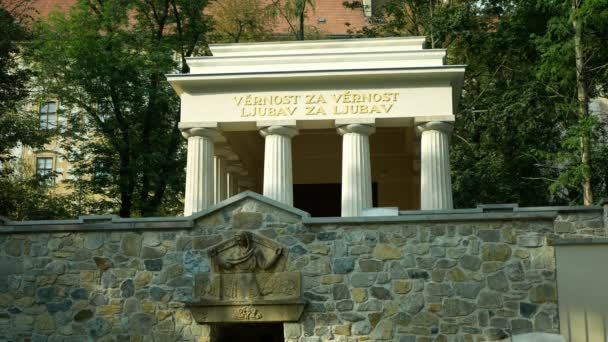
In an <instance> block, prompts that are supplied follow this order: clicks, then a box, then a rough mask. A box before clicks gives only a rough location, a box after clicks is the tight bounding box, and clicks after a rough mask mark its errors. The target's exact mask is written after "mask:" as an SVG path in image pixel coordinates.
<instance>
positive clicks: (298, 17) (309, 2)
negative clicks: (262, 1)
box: [272, 0, 315, 40]
mask: <svg viewBox="0 0 608 342" xmlns="http://www.w3.org/2000/svg"><path fill="white" fill-rule="evenodd" d="M272 5H273V8H274V13H275V15H277V16H279V17H281V18H282V19H283V20H285V22H286V23H287V25H289V30H290V31H291V33H292V34H293V35H294V37H295V39H296V40H304V38H305V27H304V26H305V25H304V24H305V20H306V11H307V10H308V8H314V6H315V3H314V0H273V1H272Z"/></svg>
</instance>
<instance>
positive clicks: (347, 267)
mask: <svg viewBox="0 0 608 342" xmlns="http://www.w3.org/2000/svg"><path fill="white" fill-rule="evenodd" d="M333 266H334V267H333V271H334V273H336V274H346V273H350V272H352V271H353V270H354V269H355V258H336V259H334V265H333Z"/></svg>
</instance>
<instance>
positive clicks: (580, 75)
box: [572, 0, 593, 205]
mask: <svg viewBox="0 0 608 342" xmlns="http://www.w3.org/2000/svg"><path fill="white" fill-rule="evenodd" d="M581 3H582V0H572V11H573V14H574V16H573V18H574V19H573V21H572V26H573V27H574V51H575V54H576V93H577V98H578V115H579V123H580V124H582V125H583V127H586V126H587V123H586V121H587V119H588V117H589V94H588V93H587V83H586V82H587V81H586V79H585V51H584V47H583V24H582V22H581V21H580V19H579V18H578V16H579V12H580V7H581ZM590 135H591V134H590V132H589V131H588V130H587V129H585V130H583V132H582V133H581V137H580V140H581V163H582V165H583V204H585V205H593V190H592V188H591V146H590V145H591V140H590Z"/></svg>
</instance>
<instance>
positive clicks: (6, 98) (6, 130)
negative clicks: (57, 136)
mask: <svg viewBox="0 0 608 342" xmlns="http://www.w3.org/2000/svg"><path fill="white" fill-rule="evenodd" d="M0 5H2V2H0ZM24 19H25V18H24V17H21V16H17V15H15V14H14V13H11V12H9V11H8V10H6V9H4V7H3V6H0V32H2V34H0V164H1V163H2V162H6V161H7V160H8V159H10V156H9V150H10V149H11V148H13V147H15V146H16V145H17V144H18V143H22V144H25V145H30V146H40V145H42V144H43V143H44V142H45V140H46V138H47V136H46V135H45V134H41V132H40V131H39V129H38V117H37V116H36V115H33V114H32V113H29V112H26V111H23V110H21V107H22V106H23V104H24V102H25V101H26V99H27V98H28V96H29V86H30V84H29V83H28V81H29V78H30V75H31V72H30V71H29V70H28V69H26V68H24V67H23V66H22V65H20V64H19V59H18V56H19V54H20V53H21V52H22V51H21V50H22V49H21V46H20V45H19V44H20V43H22V42H25V41H26V40H27V39H29V32H28V31H27V28H26V27H25V26H24V25H23V22H24V21H25V20H24Z"/></svg>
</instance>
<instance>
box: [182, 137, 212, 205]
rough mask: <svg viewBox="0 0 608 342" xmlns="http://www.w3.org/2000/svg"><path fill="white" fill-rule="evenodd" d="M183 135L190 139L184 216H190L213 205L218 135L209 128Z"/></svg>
mask: <svg viewBox="0 0 608 342" xmlns="http://www.w3.org/2000/svg"><path fill="white" fill-rule="evenodd" d="M182 135H183V136H184V137H185V138H186V139H188V160H187V162H186V196H185V199H184V216H190V215H192V214H193V213H196V212H199V211H201V210H204V209H206V208H208V207H209V206H211V204H212V203H213V153H214V147H213V137H216V136H217V135H218V133H217V131H215V130H213V129H209V128H188V129H184V130H182Z"/></svg>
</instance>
